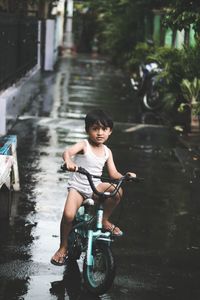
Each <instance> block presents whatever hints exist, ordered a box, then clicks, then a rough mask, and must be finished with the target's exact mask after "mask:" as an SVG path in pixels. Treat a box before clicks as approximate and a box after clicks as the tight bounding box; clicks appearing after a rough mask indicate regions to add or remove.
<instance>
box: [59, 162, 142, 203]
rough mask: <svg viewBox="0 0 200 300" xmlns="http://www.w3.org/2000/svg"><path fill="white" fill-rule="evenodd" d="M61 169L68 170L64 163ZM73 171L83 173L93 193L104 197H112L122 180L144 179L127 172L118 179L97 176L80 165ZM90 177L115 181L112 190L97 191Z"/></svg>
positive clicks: (137, 180)
mask: <svg viewBox="0 0 200 300" xmlns="http://www.w3.org/2000/svg"><path fill="white" fill-rule="evenodd" d="M61 169H62V170H63V171H69V170H68V169H67V167H66V164H64V165H62V166H61ZM75 172H78V173H80V174H83V175H85V176H86V177H87V179H88V182H89V184H90V186H91V189H92V191H93V193H94V194H96V195H97V196H100V197H104V198H110V197H111V198H112V197H114V196H115V195H116V194H117V192H118V191H119V189H120V187H121V185H122V183H123V182H124V181H134V182H141V181H143V180H144V179H143V178H139V177H131V176H130V175H129V174H125V175H124V176H122V177H121V178H120V179H112V178H104V177H102V176H97V175H93V174H90V173H89V172H88V171H87V170H86V169H84V168H82V167H78V169H77V170H76V171H75ZM92 178H99V179H106V180H107V182H109V183H115V184H116V185H115V188H114V190H113V191H112V192H107V191H104V192H99V191H98V190H97V189H96V187H95V185H94V182H93V180H92Z"/></svg>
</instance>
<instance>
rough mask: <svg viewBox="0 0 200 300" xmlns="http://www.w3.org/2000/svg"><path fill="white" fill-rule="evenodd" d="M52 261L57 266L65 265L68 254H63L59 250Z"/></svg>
mask: <svg viewBox="0 0 200 300" xmlns="http://www.w3.org/2000/svg"><path fill="white" fill-rule="evenodd" d="M51 263H52V264H53V265H55V266H64V265H66V263H67V254H62V253H60V252H59V251H57V252H56V253H55V254H54V256H53V257H52V258H51Z"/></svg>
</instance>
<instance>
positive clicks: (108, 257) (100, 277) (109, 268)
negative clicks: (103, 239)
mask: <svg viewBox="0 0 200 300" xmlns="http://www.w3.org/2000/svg"><path fill="white" fill-rule="evenodd" d="M92 255H93V264H92V266H87V263H86V259H87V255H86V257H85V259H84V263H83V279H84V284H85V286H86V288H87V289H88V290H89V291H90V292H91V293H92V294H95V295H102V294H104V293H105V292H106V291H108V290H109V289H110V287H111V286H112V284H113V281H114V277H115V260H114V256H113V253H112V251H111V249H110V247H109V246H108V245H103V244H100V243H95V244H94V245H93V249H92Z"/></svg>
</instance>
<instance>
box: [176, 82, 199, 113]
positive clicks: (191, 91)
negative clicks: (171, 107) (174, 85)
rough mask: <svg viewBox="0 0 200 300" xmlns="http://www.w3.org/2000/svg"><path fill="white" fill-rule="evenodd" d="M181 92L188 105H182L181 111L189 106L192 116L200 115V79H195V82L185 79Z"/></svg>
mask: <svg viewBox="0 0 200 300" xmlns="http://www.w3.org/2000/svg"><path fill="white" fill-rule="evenodd" d="M180 87H181V91H182V94H183V97H184V99H185V100H186V101H187V103H181V105H180V106H179V111H180V112H182V111H183V110H184V109H185V106H189V107H190V109H191V113H192V115H197V114H199V113H200V79H199V78H197V77H195V78H194V79H193V80H188V79H183V80H182V82H181V85H180Z"/></svg>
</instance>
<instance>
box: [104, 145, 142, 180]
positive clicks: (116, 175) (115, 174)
mask: <svg viewBox="0 0 200 300" xmlns="http://www.w3.org/2000/svg"><path fill="white" fill-rule="evenodd" d="M107 169H108V174H109V176H110V177H111V178H113V179H120V178H121V177H122V176H123V175H122V174H121V173H120V172H119V171H118V170H117V168H116V166H115V162H114V159H113V155H112V151H111V150H110V149H109V157H108V160H107ZM127 173H128V174H129V175H130V176H131V177H136V174H135V173H133V172H127Z"/></svg>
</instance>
